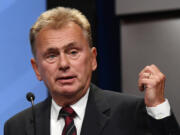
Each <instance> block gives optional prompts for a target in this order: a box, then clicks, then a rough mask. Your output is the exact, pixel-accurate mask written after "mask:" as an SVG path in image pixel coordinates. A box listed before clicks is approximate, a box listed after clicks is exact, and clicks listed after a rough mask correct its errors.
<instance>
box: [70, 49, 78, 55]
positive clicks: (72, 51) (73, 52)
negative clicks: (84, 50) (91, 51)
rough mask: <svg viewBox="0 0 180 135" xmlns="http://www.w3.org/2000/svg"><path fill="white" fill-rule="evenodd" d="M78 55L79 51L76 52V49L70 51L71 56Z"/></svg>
mask: <svg viewBox="0 0 180 135" xmlns="http://www.w3.org/2000/svg"><path fill="white" fill-rule="evenodd" d="M77 53H78V51H77V50H75V49H74V50H71V51H70V54H71V55H76V54H77Z"/></svg>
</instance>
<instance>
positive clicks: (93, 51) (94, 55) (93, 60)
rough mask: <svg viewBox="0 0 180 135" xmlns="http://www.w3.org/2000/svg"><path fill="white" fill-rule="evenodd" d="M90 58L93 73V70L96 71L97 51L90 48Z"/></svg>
mask: <svg viewBox="0 0 180 135" xmlns="http://www.w3.org/2000/svg"><path fill="white" fill-rule="evenodd" d="M91 55H92V56H91V57H92V63H91V64H92V70H93V71H94V70H96V68H97V60H96V56H97V50H96V48H95V47H92V48H91Z"/></svg>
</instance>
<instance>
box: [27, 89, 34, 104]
mask: <svg viewBox="0 0 180 135" xmlns="http://www.w3.org/2000/svg"><path fill="white" fill-rule="evenodd" d="M26 99H27V100H28V101H29V102H31V105H34V99H35V96H34V94H33V93H31V92H28V93H27V94H26Z"/></svg>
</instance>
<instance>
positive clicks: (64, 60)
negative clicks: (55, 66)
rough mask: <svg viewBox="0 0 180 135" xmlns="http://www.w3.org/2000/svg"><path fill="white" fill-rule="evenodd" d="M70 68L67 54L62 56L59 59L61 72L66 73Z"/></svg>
mask: <svg viewBox="0 0 180 135" xmlns="http://www.w3.org/2000/svg"><path fill="white" fill-rule="evenodd" d="M69 68H70V66H69V59H68V57H67V56H66V55H65V54H62V55H61V56H60V59H59V70H61V71H63V72H66V71H67V70H68V69H69Z"/></svg>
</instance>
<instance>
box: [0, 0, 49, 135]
mask: <svg viewBox="0 0 180 135" xmlns="http://www.w3.org/2000/svg"><path fill="white" fill-rule="evenodd" d="M45 10H46V0H0V135H3V127H4V126H3V125H4V122H5V121H6V120H7V119H8V118H10V117H11V116H12V115H14V114H16V113H17V112H20V111H21V110H23V109H25V108H27V107H30V103H29V102H27V100H26V93H27V92H29V91H31V92H33V93H34V94H35V96H36V99H35V103H37V102H39V101H42V100H43V99H45V97H46V96H47V91H46V88H45V86H44V84H43V82H39V81H38V80H37V79H36V77H35V74H34V71H33V70H32V67H31V64H30V59H31V57H32V54H31V50H30V43H29V29H30V27H31V26H32V25H33V23H34V22H35V21H36V19H37V17H38V16H39V15H40V14H41V13H42V12H43V11H45Z"/></svg>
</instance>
